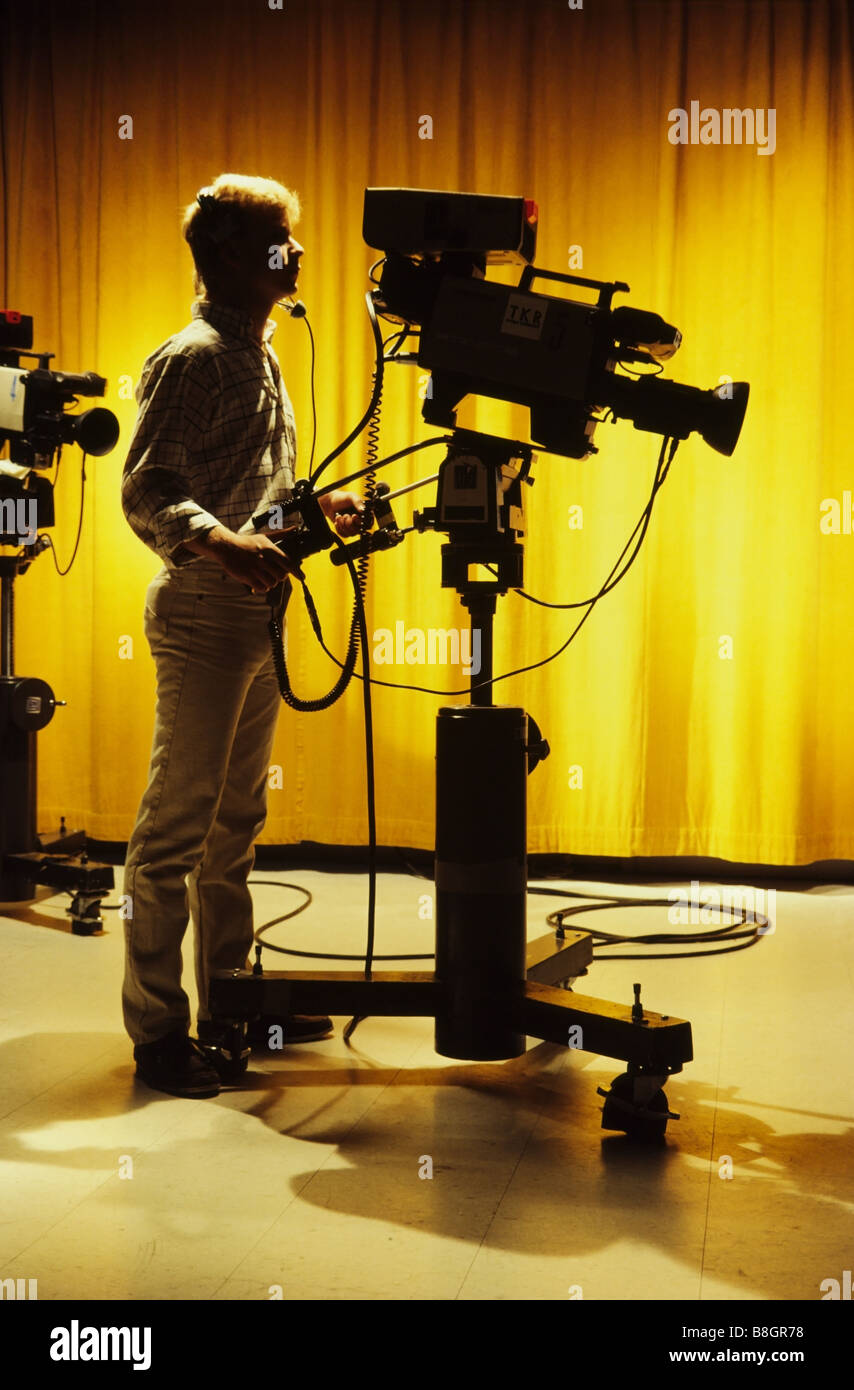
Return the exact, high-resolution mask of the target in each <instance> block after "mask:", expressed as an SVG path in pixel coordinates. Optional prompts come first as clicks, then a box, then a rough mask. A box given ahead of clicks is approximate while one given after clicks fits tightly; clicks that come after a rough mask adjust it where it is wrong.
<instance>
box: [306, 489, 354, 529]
mask: <svg viewBox="0 0 854 1390" xmlns="http://www.w3.org/2000/svg"><path fill="white" fill-rule="evenodd" d="M317 501H318V504H319V506H320V509H321V511H322V512H323V514H324V516H325V517H326V519H327V521H331V522H332V525H333V526H334V527H335V530H336V531H337V532H338V535H339V536H358V534H359V529H360V527H361V524H362V513H363V511H364V510H365V504H364V502H363V500H362V498H361V497H360V496H359V494H358V493H357V492H327V493H326V494H325V495H324V496H323V497H318V499H317Z"/></svg>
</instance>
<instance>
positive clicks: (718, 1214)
mask: <svg viewBox="0 0 854 1390" xmlns="http://www.w3.org/2000/svg"><path fill="white" fill-rule="evenodd" d="M261 876H262V875H260V874H256V875H254V877H261ZM121 877H122V875H121V870H118V871H117V873H116V879H117V886H116V892H115V893H113V894H111V895H110V898H109V901H111V902H115V901H117V897H118V892H119V891H120V888H121ZM263 877H264V878H265V879H269V878H275V879H279V880H281V881H282V882H285V881H298V882H299V883H301V884H304V885H305V886H306V887H307V888H309V889H310V890H311V892H312V893H313V895H314V901H313V903H312V905H311V907H310V908H309V910H308V911H307V912H305V913H304V914H303V915H301V916H300V917H298V918H297V919H295V920H294V921H293V922H291V923H289V924H288V925H287V926H284V925H282V926H280V927H277V928H275V929H274V931H273V932H272V933H271V939H272V940H274V941H278V942H280V943H287V944H290V945H293V946H296V947H299V948H304V949H312V948H315V949H318V950H322V951H334V950H341V951H345V952H356V951H359V950H360V949H362V947H363V942H364V930H365V902H366V881H365V879H364V878H362V877H359V876H355V875H345V874H324V873H319V872H308V871H305V872H304V871H300V872H299V873H296V872H294V873H291V874H287V875H285V874H280V875H269V874H267V873H265V874H264V875H263ZM552 886H554V885H552ZM574 886H576V887H578V888H579V889H582V890H584V891H592V890H593V889H594V888H595V886H596V885H592V884H586V883H585V884H577V885H574ZM431 888H432V885H430V884H429V883H426V882H424V881H423V880H418V879H415V878H409V877H406V876H405V875H402V874H383V875H381V877H380V879H379V891H378V913H377V923H378V930H377V944H376V949H377V951H378V952H380V953H385V952H392V951H394V950H401V951H407V952H409V951H420V950H423V951H430V950H431V949H432V924H431V922H430V921H429V920H422V918H421V917H420V916H419V910H421V911H422V912H423V911H424V910H425V909H424V906H423V903H422V904H419V900H420V899H421V898H422V895H424V894H425V893H428V892H430V891H431ZM253 891H254V896H255V902H256V924H259V925H260V924H261V923H262V922H265V921H267V920H268V919H269V918H271V917H274V916H277V915H278V914H280V913H282V912H286V911H288V910H289V909H290V908H291V907H292V906H294V905H295V904H296V902H297V901H298V897H297V895H295V894H293V893H290V892H282V891H281V889H280V888H277V887H273V886H268V885H266V884H264V885H258V886H256V887H255V888H254V890H253ZM619 891H624V892H626V893H628V894H630V895H633V896H638V897H643V896H655V895H658V896H666V894H661V893H659V892H658V889H657V888H656V889H655V890H653V889H652V887H651V886H650V885H642V886H641V885H637V886H635V887H628V888H623V889H621V890H619ZM68 901H69V900H68V898H67V897H64V896H62V895H55V896H51V895H50V890H48V889H42V890H40V896H39V898H38V900H37V901H35V902H34V903H32V904H28V905H25V906H15V907H10V906H6V907H5V908H4V907H0V960H2V989H0V1000H1V1001H2V1002H0V1117H2V1118H0V1278H2V1279H6V1278H10V1277H11V1278H17V1279H28V1280H29V1279H36V1280H37V1281H38V1297H39V1299H44V1300H49V1299H66V1298H73V1299H116V1300H137V1299H193V1300H207V1299H228V1300H233V1299H239V1300H249V1299H251V1300H258V1299H270V1298H273V1297H279V1296H281V1297H282V1298H284V1299H288V1300H313V1299H324V1300H326V1299H332V1300H336V1299H338V1300H348V1299H369V1300H371V1299H380V1300H384V1299H385V1300H387V1299H409V1300H412V1299H430V1300H433V1299H442V1300H445V1299H476V1300H517V1299H523V1300H527V1299H538V1300H541V1299H549V1300H558V1301H565V1300H569V1299H572V1298H578V1297H579V1296H581V1297H583V1298H584V1299H588V1300H589V1299H595V1300H669V1299H689V1300H707V1299H727V1300H764V1299H785V1300H789V1299H791V1300H799V1299H807V1300H813V1299H816V1300H817V1299H820V1298H821V1297H822V1293H821V1291H820V1286H821V1284H822V1282H823V1281H824V1280H827V1279H838V1280H840V1281H841V1279H842V1275H843V1271H844V1270H845V1269H850V1268H851V1259H852V1254H854V1085H852V1081H854V1021H852V1020H854V1004H852V1000H854V931H852V907H854V889H851V888H850V887H841V886H840V887H834V886H829V885H824V886H821V887H812V888H809V889H806V890H804V891H799V892H782V891H778V893H777V900H776V920H775V923H774V927H775V929H774V931H773V933H769V934H768V935H767V936H766V937H765V938H764V940H763V941H762V942H760V943H759V944H758V945H757V946H754V947H753V948H751V949H750V950H747V951H743V952H738V953H735V954H731V955H724V956H721V957H719V958H718V959H701V960H667V961H650V962H645V963H632V962H616V961H615V962H613V963H604V962H603V963H598V962H596V963H594V965H593V966H592V967H591V970H590V973H589V975H588V976H587V977H586V978H585V979H584V981H583V988H582V983H581V982H579V984H578V985H577V986H576V988H577V989H578V990H579V991H581V992H584V993H586V994H590V995H594V996H598V997H601V998H604V999H612V1000H617V1001H625V1002H628V1003H630V1002H631V998H632V982H633V981H634V980H636V979H637V980H640V981H641V982H642V984H643V1002H644V1004H645V1005H646V1006H647V1007H648V1008H649V1009H652V1010H655V1011H657V1012H660V1013H669V1014H673V1015H679V1016H681V1017H683V1018H687V1019H689V1020H690V1021H691V1024H692V1028H693V1036H694V1055H695V1060H694V1061H693V1062H692V1063H690V1064H689V1065H688V1066H686V1067H685V1069H684V1070H683V1072H681V1073H680V1074H679V1075H677V1076H675V1077H673V1078H672V1079H671V1081H670V1083H669V1084H668V1087H667V1094H668V1096H669V1098H670V1106H671V1109H673V1110H676V1111H679V1112H680V1113H681V1116H682V1118H681V1119H680V1120H679V1121H671V1122H670V1124H669V1126H668V1129H667V1135H666V1138H665V1141H664V1144H663V1146H661V1147H657V1148H653V1149H643V1148H641V1149H638V1148H636V1147H635V1146H633V1145H632V1144H630V1143H629V1142H628V1141H627V1140H626V1139H625V1137H624V1136H622V1135H620V1134H615V1133H608V1132H606V1131H604V1130H602V1128H601V1107H602V1100H601V1097H599V1096H598V1095H597V1093H596V1088H597V1086H599V1085H603V1086H605V1085H607V1084H608V1083H609V1082H610V1081H611V1080H612V1079H613V1078H614V1077H615V1076H616V1075H617V1074H618V1073H619V1072H620V1071H622V1070H623V1066H622V1064H620V1063H618V1062H614V1061H611V1060H608V1059H607V1058H601V1057H597V1056H592V1055H589V1054H587V1053H582V1052H570V1051H567V1050H563V1049H560V1048H558V1047H556V1046H553V1045H551V1044H544V1043H537V1042H536V1041H535V1040H529V1050H528V1052H527V1054H526V1056H524V1057H523V1058H520V1059H518V1060H517V1061H511V1062H505V1063H500V1064H494V1063H470V1062H449V1061H448V1060H447V1059H444V1058H442V1057H439V1056H438V1055H437V1053H436V1052H435V1051H434V1048H433V1031H432V1023H431V1021H430V1020H426V1019H374V1018H369V1019H366V1020H365V1021H364V1022H363V1023H361V1024H360V1026H359V1028H358V1030H357V1031H356V1033H355V1035H354V1037H353V1039H352V1043H351V1045H350V1046H349V1047H348V1046H347V1045H346V1044H345V1043H344V1041H343V1038H342V1030H343V1027H344V1024H345V1023H346V1019H335V1020H334V1022H335V1025H336V1026H335V1036H334V1037H333V1038H331V1039H329V1040H328V1041H325V1042H320V1043H314V1044H307V1045H302V1046H300V1047H298V1048H297V1047H292V1048H290V1049H286V1050H285V1051H284V1052H283V1053H282V1054H281V1055H280V1057H279V1058H277V1059H276V1060H275V1061H272V1060H266V1059H263V1060H260V1061H259V1060H257V1059H254V1058H253V1061H252V1062H251V1064H250V1071H249V1074H248V1076H247V1078H246V1081H245V1085H244V1086H243V1088H242V1089H239V1090H231V1091H223V1092H222V1093H221V1095H220V1096H219V1097H218V1098H216V1099H214V1100H201V1101H200V1100H182V1099H175V1098H171V1097H167V1096H163V1095H160V1094H157V1093H155V1092H153V1091H151V1090H149V1089H148V1088H147V1087H145V1086H144V1085H143V1084H142V1083H139V1082H136V1081H135V1080H134V1064H133V1059H132V1051H131V1045H130V1042H129V1040H128V1038H127V1036H126V1035H125V1033H124V1030H123V1026H122V1020H121V1009H120V986H121V976H122V953H123V939H122V931H121V922H120V921H119V919H118V916H117V913H115V912H110V913H107V914H105V920H106V926H107V930H106V932H105V934H103V935H101V936H96V937H91V938H83V937H76V936H72V935H71V934H70V930H69V925H68V918H67V916H66V914H65V907H66V905H67V903H68ZM549 906H550V905H549V904H547V900H545V899H542V898H532V899H530V900H529V907H530V911H529V935H530V936H532V937H533V936H538V935H540V934H542V932H543V931H544V930H545V929H546V928H545V925H544V917H545V913H546V911H547V910H548V908H549ZM666 916H667V913H666V909H658V910H652V909H649V910H647V911H645V912H634V911H632V910H629V911H623V912H619V913H616V912H614V913H611V912H608V913H600V914H597V917H596V925H597V926H601V927H603V928H604V929H606V930H613V931H618V932H631V931H655V930H665V931H666V930H676V929H677V928H674V927H672V926H671V927H668V925H667V923H666ZM577 925H579V926H580V925H581V923H580V922H579V923H577ZM686 930H687V928H686ZM185 961H187V962H188V963H189V962H190V961H191V950H190V938H189V935H188V938H187V941H186V942H185ZM283 962H284V963H283ZM265 963H268V964H269V965H270V967H271V968H302V964H301V963H300V964H296V965H294V964H293V963H291V962H287V961H286V960H285V958H282V957H274V958H265ZM343 968H348V967H343ZM385 968H394V967H393V966H387V967H385ZM408 968H412V967H408ZM417 968H425V969H427V968H429V963H428V964H425V965H424V966H422V967H417ZM190 975H191V972H190V971H189V970H185V977H186V978H185V984H187V987H188V991H189V992H190V993H191V994H192V987H191V981H190ZM428 1159H429V1162H427V1161H426V1160H428ZM431 1168H432V1176H431V1177H430V1176H423V1175H424V1174H426V1173H428V1172H429V1171H430V1169H431ZM728 1174H731V1176H728Z"/></svg>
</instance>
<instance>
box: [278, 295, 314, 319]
mask: <svg viewBox="0 0 854 1390" xmlns="http://www.w3.org/2000/svg"><path fill="white" fill-rule="evenodd" d="M276 303H277V304H278V305H279V308H280V309H287V311H288V313H289V314H290V316H291V318H292V319H304V318H305V316H306V314H307V313H308V310H307V309H306V307H305V305H304V304H303V302H302V300H301V299H277V300H276Z"/></svg>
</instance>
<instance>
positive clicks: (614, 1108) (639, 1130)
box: [596, 1072, 679, 1143]
mask: <svg viewBox="0 0 854 1390" xmlns="http://www.w3.org/2000/svg"><path fill="white" fill-rule="evenodd" d="M652 1087H653V1081H652V1079H651V1078H649V1077H644V1076H643V1074H642V1073H637V1072H636V1073H634V1074H632V1073H630V1072H623V1074H622V1076H618V1077H616V1078H615V1080H614V1081H612V1082H611V1089H610V1091H603V1090H602V1087H601V1086H597V1088H596V1091H597V1094H598V1095H600V1096H604V1097H605V1104H604V1105H603V1106H602V1128H603V1129H622V1130H624V1131H625V1133H626V1134H627V1135H628V1136H629V1138H630V1139H637V1140H640V1141H641V1142H643V1143H649V1142H651V1141H653V1140H655V1139H660V1138H662V1137H663V1135H664V1131H665V1130H666V1129H667V1121H668V1120H678V1119H679V1116H678V1115H677V1114H675V1113H674V1111H672V1110H670V1109H669V1108H668V1105H667V1097H666V1095H665V1094H664V1091H663V1089H662V1088H661V1087H657V1088H655V1089H652Z"/></svg>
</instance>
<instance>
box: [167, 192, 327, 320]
mask: <svg viewBox="0 0 854 1390" xmlns="http://www.w3.org/2000/svg"><path fill="white" fill-rule="evenodd" d="M274 214H283V215H284V218H285V219H286V220H287V225H288V226H289V227H290V228H291V229H292V228H293V226H294V224H295V223H296V222H298V221H299V216H300V201H299V197H298V196H297V194H296V193H294V192H293V190H292V189H290V188H285V186H284V184H282V183H277V182H276V180H275V179H262V178H254V177H252V176H251V175H248V174H220V175H219V177H218V178H215V179H214V181H213V183H211V184H209V185H208V187H207V188H203V189H202V190H201V192H200V194H199V196H198V197H196V198H194V199H193V201H192V202H191V203H188V204H187V207H186V208H185V209H184V218H183V221H182V223H181V231H182V232H183V234H184V239H185V240H186V242H187V244H188V245H189V248H190V250H191V252H192V254H193V262H194V264H195V267H196V293H197V294H202V293H203V292H207V291H209V290H210V289H211V288H214V289H215V288H216V283H217V278H218V276H219V272H220V265H221V249H222V246H223V244H224V242H226V241H230V240H231V238H232V237H235V236H236V237H240V236H242V235H244V234H245V233H246V232H248V231H251V230H252V229H253V228H254V227H257V226H259V224H261V223H262V222H263V221H264V220H265V219H267V220H269V219H271V217H272V216H273V215H274Z"/></svg>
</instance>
